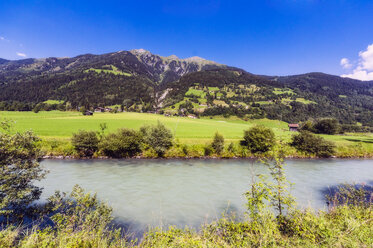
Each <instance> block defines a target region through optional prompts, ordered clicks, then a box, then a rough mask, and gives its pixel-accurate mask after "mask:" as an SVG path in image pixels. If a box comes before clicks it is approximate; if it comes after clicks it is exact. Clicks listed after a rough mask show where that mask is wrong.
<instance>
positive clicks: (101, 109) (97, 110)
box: [95, 107, 105, 112]
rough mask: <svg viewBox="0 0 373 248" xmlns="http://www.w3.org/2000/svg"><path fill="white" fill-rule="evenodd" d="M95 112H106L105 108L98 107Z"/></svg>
mask: <svg viewBox="0 0 373 248" xmlns="http://www.w3.org/2000/svg"><path fill="white" fill-rule="evenodd" d="M95 112H105V108H101V107H97V108H95Z"/></svg>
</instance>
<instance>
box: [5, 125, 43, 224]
mask: <svg viewBox="0 0 373 248" xmlns="http://www.w3.org/2000/svg"><path fill="white" fill-rule="evenodd" d="M6 125H8V124H7V123H0V129H1V128H4V129H7V128H10V125H9V126H8V127H6ZM38 141H39V139H38V138H37V137H36V136H34V134H33V133H32V132H25V133H16V134H9V133H7V130H5V132H4V133H2V132H0V222H2V221H4V222H8V223H10V222H12V221H17V220H19V219H21V218H23V217H24V215H25V214H27V213H28V211H26V210H27V209H28V207H29V205H30V203H32V202H33V201H35V200H38V199H39V196H40V194H41V188H39V187H37V186H36V185H34V183H35V182H36V181H38V180H41V179H42V178H43V177H44V175H45V171H44V170H43V169H42V168H41V167H40V165H39V162H38V161H39V159H40V157H41V153H40V149H39V146H38V144H37V143H38ZM0 224H1V223H0ZM0 226H1V225H0Z"/></svg>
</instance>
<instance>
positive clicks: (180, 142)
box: [0, 111, 373, 158]
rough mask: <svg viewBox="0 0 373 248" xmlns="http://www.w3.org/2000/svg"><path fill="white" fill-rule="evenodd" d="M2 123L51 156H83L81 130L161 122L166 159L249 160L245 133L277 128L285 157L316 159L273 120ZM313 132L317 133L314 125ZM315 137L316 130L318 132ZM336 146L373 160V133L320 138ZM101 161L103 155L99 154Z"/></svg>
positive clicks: (132, 117)
mask: <svg viewBox="0 0 373 248" xmlns="http://www.w3.org/2000/svg"><path fill="white" fill-rule="evenodd" d="M0 119H2V120H4V119H8V120H12V121H14V126H13V128H12V130H11V131H12V132H13V133H15V132H16V131H26V130H33V131H34V132H35V133H36V134H37V135H38V136H39V137H40V138H41V142H40V145H41V149H42V151H43V152H44V154H45V155H49V156H78V155H79V154H78V153H77V152H76V150H75V149H74V147H73V145H72V143H71V138H72V135H73V133H77V132H78V131H79V130H85V131H95V132H96V131H100V130H101V128H100V124H106V129H105V132H106V133H114V132H116V130H118V129H119V128H129V129H134V130H140V128H141V127H142V126H144V125H155V124H157V122H158V121H160V122H161V123H162V124H164V125H165V127H166V128H168V129H169V130H170V131H171V133H172V135H173V137H174V140H173V146H172V147H170V149H168V150H167V151H166V152H165V154H164V157H204V156H211V157H225V158H229V157H250V156H253V154H251V153H250V152H249V151H248V149H245V147H242V146H241V145H240V141H241V140H242V139H243V135H244V131H245V130H248V129H249V128H251V127H254V126H256V125H260V126H264V127H269V128H271V129H272V131H273V133H274V135H275V138H276V140H277V143H278V142H279V141H281V142H282V143H283V145H285V150H286V151H285V153H286V156H289V157H291V156H293V157H312V156H315V155H310V154H307V152H303V151H299V150H297V149H296V148H295V147H292V146H290V145H286V144H289V143H291V142H292V135H293V134H294V132H289V131H288V127H287V123H285V122H281V121H275V120H268V119H259V120H247V121H244V120H241V119H238V118H235V117H231V118H223V117H214V118H213V119H210V118H209V117H207V118H201V119H191V118H187V117H166V116H163V115H156V114H143V113H118V114H111V113H95V114H94V115H93V116H82V115H81V114H80V113H78V112H60V111H50V112H39V113H37V114H36V113H32V112H0ZM311 131H314V130H313V128H312V126H311ZM216 132H218V133H219V134H220V135H222V136H223V137H224V144H223V146H224V148H223V149H221V151H219V152H214V151H213V150H212V151H211V152H209V151H207V153H206V147H207V150H208V146H209V145H210V144H211V142H212V139H213V137H214V135H215V133H216ZM314 132H315V131H314ZM317 136H318V137H322V138H324V139H326V140H327V141H331V142H333V143H334V144H335V146H336V147H335V154H334V155H335V156H337V157H372V156H373V135H372V134H371V133H345V134H338V133H337V134H333V135H325V134H317ZM95 156H99V155H95ZM138 156H141V157H145V158H146V157H155V156H156V154H154V153H153V152H146V153H140V154H138Z"/></svg>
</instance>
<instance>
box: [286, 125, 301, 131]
mask: <svg viewBox="0 0 373 248" xmlns="http://www.w3.org/2000/svg"><path fill="white" fill-rule="evenodd" d="M288 126H289V131H292V132H297V131H298V128H299V124H289V125H288Z"/></svg>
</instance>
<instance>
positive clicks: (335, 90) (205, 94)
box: [0, 49, 373, 126]
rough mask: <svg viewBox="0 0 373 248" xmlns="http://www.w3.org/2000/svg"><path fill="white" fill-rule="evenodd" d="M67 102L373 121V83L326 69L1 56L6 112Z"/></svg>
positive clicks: (128, 57)
mask: <svg viewBox="0 0 373 248" xmlns="http://www.w3.org/2000/svg"><path fill="white" fill-rule="evenodd" d="M46 100H61V101H63V102H64V104H63V106H59V107H60V108H65V107H67V106H69V107H72V108H76V107H79V106H86V107H88V108H89V107H96V106H109V105H117V104H118V105H122V108H125V109H127V110H131V111H153V110H160V109H161V110H162V111H165V112H168V113H169V114H181V115H183V114H187V113H194V114H197V115H216V114H224V115H237V116H240V117H242V118H263V117H267V118H271V119H281V120H285V121H288V122H298V121H303V120H307V119H309V118H321V117H335V118H337V119H339V120H340V122H342V123H357V122H360V123H362V124H364V125H371V126H373V115H372V112H373V82H372V81H370V82H362V81H358V80H354V79H349V78H341V77H338V76H333V75H328V74H323V73H307V74H302V75H294V76H280V77H276V76H261V75H254V74H250V73H248V72H246V71H244V70H242V69H239V68H234V67H229V66H226V65H222V64H218V63H215V62H213V61H208V60H205V59H202V58H199V57H192V58H187V59H179V58H178V57H176V56H175V55H171V56H169V57H162V56H159V55H155V54H152V53H150V52H149V51H146V50H144V49H137V50H131V51H119V52H115V53H108V54H102V55H92V54H84V55H80V56H77V57H74V58H45V59H24V60H16V61H8V60H3V59H0V110H1V109H8V110H30V109H32V108H34V107H35V105H36V104H39V103H42V102H44V101H46Z"/></svg>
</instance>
